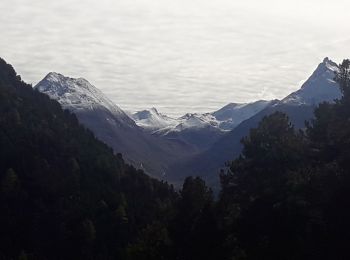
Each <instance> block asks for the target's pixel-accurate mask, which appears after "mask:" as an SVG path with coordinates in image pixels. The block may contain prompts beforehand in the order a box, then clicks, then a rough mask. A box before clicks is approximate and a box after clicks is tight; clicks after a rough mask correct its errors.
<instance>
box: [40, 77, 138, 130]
mask: <svg viewBox="0 0 350 260" xmlns="http://www.w3.org/2000/svg"><path fill="white" fill-rule="evenodd" d="M34 88H35V89H37V90H38V91H40V92H42V93H45V94H47V95H48V96H49V97H50V98H52V99H55V100H57V101H58V102H59V103H60V104H61V105H62V107H63V108H65V109H68V110H70V111H72V112H74V113H75V112H79V111H85V112H86V111H89V110H90V111H93V110H105V111H106V112H108V113H110V114H111V115H110V116H111V117H113V118H108V120H110V121H112V120H114V121H117V122H118V124H123V125H124V126H129V127H135V123H134V121H133V120H132V119H131V118H130V117H129V116H128V115H127V114H126V113H125V112H124V111H123V110H122V109H121V108H119V107H118V106H117V105H116V104H115V103H113V102H112V101H111V100H110V99H109V98H107V97H106V96H105V95H104V94H103V93H102V92H101V91H100V90H99V89H97V88H96V87H95V86H93V85H91V84H90V83H89V82H88V81H87V80H85V79H83V78H78V79H74V78H69V77H65V76H63V75H61V74H59V73H55V72H50V73H49V74H48V75H47V76H46V77H45V78H44V79H43V80H42V81H40V82H39V83H38V84H37V85H36V86H35V87H34Z"/></svg>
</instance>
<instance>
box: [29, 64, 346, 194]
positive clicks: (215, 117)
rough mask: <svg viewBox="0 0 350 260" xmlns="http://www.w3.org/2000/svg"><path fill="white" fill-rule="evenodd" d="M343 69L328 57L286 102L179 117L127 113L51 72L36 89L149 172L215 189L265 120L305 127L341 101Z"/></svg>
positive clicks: (90, 89) (88, 88)
mask: <svg viewBox="0 0 350 260" xmlns="http://www.w3.org/2000/svg"><path fill="white" fill-rule="evenodd" d="M337 70H338V66H337V64H336V63H334V62H332V61H331V60H329V59H328V58H325V59H324V61H323V62H322V63H321V64H320V65H319V66H318V67H317V69H316V70H315V72H314V73H313V74H312V75H311V77H310V78H309V79H308V80H307V81H306V82H305V83H304V84H303V86H302V87H301V89H299V90H298V91H296V92H294V93H292V94H290V95H288V96H287V97H286V98H284V99H282V100H272V101H265V100H260V101H256V102H253V103H247V104H236V103H231V104H228V105H226V106H225V107H223V108H221V109H219V110H218V111H215V112H211V113H205V114H196V113H193V114H186V115H184V116H182V117H179V118H172V117H169V116H166V115H164V114H161V113H159V112H158V111H157V109H156V108H151V109H149V110H143V111H139V112H136V113H127V112H124V111H123V110H122V109H120V108H119V107H118V106H117V105H116V104H114V103H113V102H112V101H111V100H109V99H108V98H107V97H106V96H105V95H104V94H103V93H102V92H101V91H99V90H98V89H97V88H95V87H94V86H92V85H91V84H90V83H89V82H88V81H86V80H85V79H72V78H68V77H65V76H63V75H61V74H58V73H49V74H48V75H47V76H46V77H45V78H44V79H43V80H42V81H41V82H39V83H38V84H37V85H36V86H35V89H37V90H38V91H40V92H43V93H45V94H47V95H49V96H50V97H51V98H52V99H55V100H57V101H58V102H59V103H60V104H61V105H62V106H63V107H64V108H65V109H69V110H70V111H72V112H73V113H75V114H76V115H77V117H78V119H79V120H80V122H81V123H82V124H83V125H85V126H86V127H87V128H89V129H91V130H92V131H93V132H94V133H95V135H96V136H97V137H98V138H99V139H100V140H102V141H103V142H105V143H107V144H109V145H110V146H111V147H112V148H113V149H114V150H115V152H120V153H123V155H124V157H125V158H126V159H127V160H128V161H129V162H131V163H133V164H134V165H135V166H136V167H138V168H142V169H144V170H145V171H146V172H147V173H149V174H151V175H153V176H155V177H158V178H162V179H165V180H168V181H169V182H171V183H174V184H178V183H182V181H183V179H184V178H185V177H186V176H188V175H199V176H202V177H204V178H205V179H206V180H207V181H208V182H209V183H210V184H212V186H213V187H215V186H216V185H218V178H217V176H218V172H219V168H221V167H224V165H225V162H227V161H229V160H232V159H234V158H235V157H237V156H238V155H239V154H240V152H241V149H242V147H241V144H240V140H241V138H242V137H244V136H246V135H247V134H248V133H249V130H250V129H251V128H253V127H255V126H256V125H257V124H258V122H259V121H260V120H261V119H262V118H263V117H264V116H265V115H268V114H271V113H273V112H274V111H282V112H285V113H286V114H288V116H289V117H290V119H291V121H292V123H293V124H294V125H295V126H296V127H298V128H302V127H303V126H304V122H305V121H306V120H310V119H311V118H312V116H313V110H314V108H315V106H317V105H318V104H319V103H320V102H323V101H328V102H332V101H333V100H334V99H336V98H339V97H340V96H341V93H340V90H339V88H338V85H337V83H336V82H335V81H334V79H333V78H334V73H335V72H336V71H337Z"/></svg>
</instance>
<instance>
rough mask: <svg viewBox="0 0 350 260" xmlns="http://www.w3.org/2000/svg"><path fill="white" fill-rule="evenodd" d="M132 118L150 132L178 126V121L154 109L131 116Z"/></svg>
mask: <svg viewBox="0 0 350 260" xmlns="http://www.w3.org/2000/svg"><path fill="white" fill-rule="evenodd" d="M131 118H132V119H134V120H135V122H136V123H137V125H138V126H140V127H142V128H144V129H146V130H148V131H156V130H159V129H164V128H168V127H169V128H172V127H175V126H176V125H177V124H178V121H177V120H176V119H174V118H171V117H168V116H166V115H163V114H161V113H159V112H158V111H157V109H156V108H154V107H153V108H151V109H149V110H142V111H139V112H136V113H134V114H131Z"/></svg>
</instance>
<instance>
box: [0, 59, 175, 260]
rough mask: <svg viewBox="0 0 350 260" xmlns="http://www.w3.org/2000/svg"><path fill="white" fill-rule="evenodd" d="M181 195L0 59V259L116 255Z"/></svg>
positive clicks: (122, 251)
mask: <svg viewBox="0 0 350 260" xmlns="http://www.w3.org/2000/svg"><path fill="white" fill-rule="evenodd" d="M175 196H176V194H175V193H174V192H173V190H172V188H171V187H169V186H168V185H166V184H164V183H161V182H159V181H156V180H153V179H151V178H149V177H148V176H146V175H145V174H143V173H142V172H140V171H137V170H135V169H134V168H133V167H131V166H128V165H126V164H124V162H123V159H122V157H121V155H118V156H115V155H114V154H113V151H112V149H110V148H109V147H107V146H106V145H105V144H103V143H102V142H100V141H98V140H97V139H96V138H95V137H94V136H93V134H92V133H91V132H90V131H89V130H87V129H86V128H84V127H82V126H81V125H79V123H78V121H77V119H76V117H75V116H74V115H72V114H71V113H70V112H68V111H63V110H62V109H61V107H60V105H59V103H57V102H56V101H53V100H50V99H49V97H47V96H46V95H44V94H41V93H39V92H37V91H34V90H33V89H32V87H31V86H30V85H27V84H25V83H24V82H23V81H21V79H20V77H19V76H17V75H16V73H15V71H14V70H13V68H12V67H11V66H10V65H8V64H6V63H5V62H4V61H3V60H1V59H0V212H1V214H0V230H1V231H0V259H18V258H20V259H117V258H118V257H121V256H122V255H123V254H125V248H126V247H127V245H128V244H129V243H132V242H133V241H135V240H136V239H137V236H138V232H139V230H141V229H142V228H144V227H146V226H147V225H148V224H149V223H151V222H153V221H157V219H159V218H160V216H161V218H162V221H166V218H167V217H166V216H167V211H168V207H169V205H171V203H170V202H171V201H172V200H173V199H174V198H175Z"/></svg>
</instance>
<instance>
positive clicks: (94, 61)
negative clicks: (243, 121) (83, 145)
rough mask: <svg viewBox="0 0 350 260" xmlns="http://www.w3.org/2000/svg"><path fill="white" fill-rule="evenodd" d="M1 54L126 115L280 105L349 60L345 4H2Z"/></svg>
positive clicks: (288, 0)
mask: <svg viewBox="0 0 350 260" xmlns="http://www.w3.org/2000/svg"><path fill="white" fill-rule="evenodd" d="M0 11H1V16H0V35H1V40H0V56H1V57H3V58H5V59H6V60H7V61H8V62H9V63H11V64H13V65H14V67H15V69H16V70H17V72H18V73H19V74H21V75H22V78H23V79H24V80H25V81H27V82H29V83H33V84H35V83H37V82H38V81H40V80H41V79H42V78H43V77H44V76H45V75H46V74H47V73H48V72H50V71H56V72H60V73H62V74H64V75H67V76H71V77H84V78H86V79H87V80H89V81H90V82H91V83H93V84H94V85H95V86H96V87H98V88H100V89H102V91H104V92H105V93H106V94H107V95H108V96H109V97H110V98H111V99H112V100H113V101H115V102H116V103H117V104H118V105H120V106H121V107H122V108H124V109H127V110H132V111H134V110H139V109H144V108H149V107H152V106H154V107H157V108H158V109H159V110H160V111H161V112H164V113H166V114H171V115H181V114H183V113H185V112H208V111H212V110H215V109H217V108H219V107H221V106H223V105H225V104H227V103H229V102H248V101H253V100H257V99H271V98H282V97H284V96H285V95H287V94H289V93H290V92H291V91H294V90H296V89H298V88H299V87H300V84H301V82H302V81H303V80H305V79H306V78H307V77H308V76H309V75H310V73H311V72H312V71H313V70H314V69H315V68H316V66H317V65H318V63H319V62H321V61H322V59H323V58H324V57H326V56H328V57H330V58H331V59H333V60H335V61H336V62H338V63H339V62H340V61H341V60H342V59H343V58H349V57H350V25H349V22H348V13H349V11H350V1H348V0H333V1H329V0H327V1H322V0H244V1H243V0H242V1H235V0H98V1H95V0H94V1H93V0H84V1H82V0H60V1H47V0H1V1H0Z"/></svg>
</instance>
